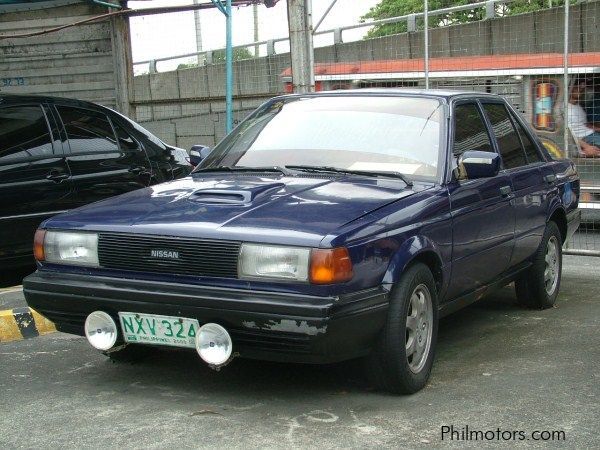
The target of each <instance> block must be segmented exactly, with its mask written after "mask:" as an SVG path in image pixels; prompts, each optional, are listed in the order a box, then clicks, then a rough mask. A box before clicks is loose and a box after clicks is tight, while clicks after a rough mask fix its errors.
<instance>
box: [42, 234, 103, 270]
mask: <svg viewBox="0 0 600 450" xmlns="http://www.w3.org/2000/svg"><path fill="white" fill-rule="evenodd" d="M40 241H42V242H43V244H42V245H40V244H41V242H40ZM40 247H41V248H43V251H41V248H40ZM34 253H35V256H36V259H37V260H38V261H46V262H49V263H58V264H73V265H78V266H92V267H98V266H99V263H98V234H96V233H87V232H78V231H46V232H45V233H44V232H43V230H38V232H37V233H36V236H35V245H34Z"/></svg>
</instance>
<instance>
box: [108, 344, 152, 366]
mask: <svg viewBox="0 0 600 450" xmlns="http://www.w3.org/2000/svg"><path fill="white" fill-rule="evenodd" d="M154 350H155V349H154V348H153V347H150V346H146V345H125V346H124V347H122V348H120V349H118V350H113V351H110V352H102V354H103V355H104V356H107V357H108V358H110V360H111V361H113V362H115V363H136V362H140V361H143V360H144V359H146V358H147V357H148V356H150V355H151V354H152V353H153V351H154Z"/></svg>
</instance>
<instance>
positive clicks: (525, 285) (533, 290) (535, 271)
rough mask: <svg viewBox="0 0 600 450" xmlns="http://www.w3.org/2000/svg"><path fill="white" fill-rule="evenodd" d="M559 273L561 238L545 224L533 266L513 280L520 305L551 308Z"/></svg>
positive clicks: (556, 290) (554, 299) (560, 270)
mask: <svg viewBox="0 0 600 450" xmlns="http://www.w3.org/2000/svg"><path fill="white" fill-rule="evenodd" d="M561 272H562V239H561V235H560V230H559V229H558V226H557V225H556V224H555V223H554V222H548V225H546V230H545V232H544V236H543V238H542V242H541V244H540V246H539V248H538V249H537V251H536V254H535V256H534V258H533V265H532V266H531V268H530V269H529V270H528V271H527V272H525V273H524V274H523V275H522V276H521V277H520V278H519V279H518V280H516V281H515V291H516V293H517V300H518V302H519V303H520V304H522V305H524V306H527V307H530V308H537V309H546V308H551V307H552V306H553V305H554V303H555V302H556V297H557V296H558V290H559V288H560V277H561Z"/></svg>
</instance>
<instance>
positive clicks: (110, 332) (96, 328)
mask: <svg viewBox="0 0 600 450" xmlns="http://www.w3.org/2000/svg"><path fill="white" fill-rule="evenodd" d="M84 330H85V337H86V338H87V340H88V342H89V343H90V345H91V346H92V347H94V348H96V349H98V350H102V351H105V350H109V349H111V348H112V347H113V346H114V345H115V342H117V334H118V332H117V324H116V323H115V321H114V320H113V319H112V317H110V316H109V315H108V314H106V313H105V312H104V311H94V312H93V313H91V314H90V315H89V316H87V319H85V326H84Z"/></svg>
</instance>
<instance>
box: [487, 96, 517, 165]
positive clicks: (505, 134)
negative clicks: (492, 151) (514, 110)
mask: <svg viewBox="0 0 600 450" xmlns="http://www.w3.org/2000/svg"><path fill="white" fill-rule="evenodd" d="M483 109H484V110H485V113H486V114H487V116H488V118H489V119H490V122H491V124H492V129H493V130H494V135H495V136H496V140H497V141H498V148H499V150H500V155H501V156H502V162H503V163H504V168H505V169H512V168H514V167H520V166H524V165H526V164H527V160H526V159H525V153H524V152H523V148H522V147H521V141H520V140H519V135H518V134H517V132H516V131H515V128H514V127H513V124H512V121H511V120H510V117H509V115H508V111H507V110H506V107H505V106H504V105H503V104H501V103H486V104H484V105H483Z"/></svg>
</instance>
